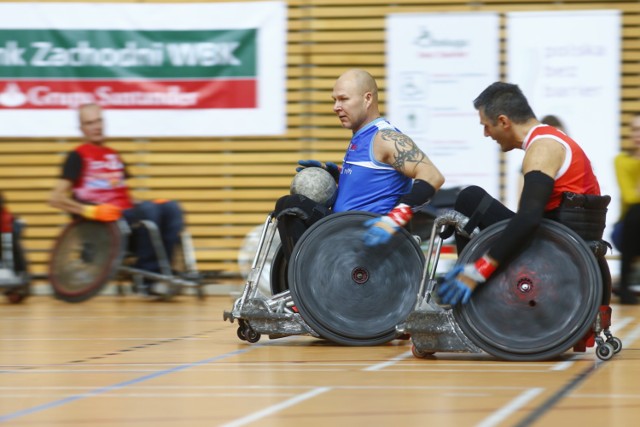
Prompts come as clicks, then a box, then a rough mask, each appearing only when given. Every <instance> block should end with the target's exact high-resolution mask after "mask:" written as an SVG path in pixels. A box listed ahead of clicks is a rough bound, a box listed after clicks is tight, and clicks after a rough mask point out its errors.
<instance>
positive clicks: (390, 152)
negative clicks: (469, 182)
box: [373, 129, 444, 190]
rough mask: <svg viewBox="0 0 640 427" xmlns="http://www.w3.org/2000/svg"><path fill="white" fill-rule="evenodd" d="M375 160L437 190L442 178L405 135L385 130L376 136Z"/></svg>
mask: <svg viewBox="0 0 640 427" xmlns="http://www.w3.org/2000/svg"><path fill="white" fill-rule="evenodd" d="M373 152H374V155H375V158H376V160H378V161H379V162H382V163H387V164H389V165H391V166H393V167H394V168H395V169H396V170H397V171H398V172H400V173H402V174H403V175H406V176H407V177H409V178H413V179H420V180H422V181H425V182H428V183H429V184H431V185H432V186H433V188H435V189H436V190H437V189H439V188H440V187H441V186H442V184H443V183H444V176H442V174H441V173H440V171H439V170H438V168H436V166H435V165H434V164H433V163H431V160H429V158H428V157H427V155H426V154H424V153H423V152H422V150H420V148H418V146H417V145H416V144H415V142H413V140H412V139H411V138H409V137H408V136H407V135H405V134H402V133H399V132H396V131H393V130H390V129H385V130H382V131H380V132H378V133H377V134H376V137H375V140H374V143H373Z"/></svg>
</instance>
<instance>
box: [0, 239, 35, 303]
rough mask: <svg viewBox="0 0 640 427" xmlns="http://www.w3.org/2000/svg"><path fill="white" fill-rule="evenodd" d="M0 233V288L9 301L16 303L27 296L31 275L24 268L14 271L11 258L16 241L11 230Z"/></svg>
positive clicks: (14, 267)
mask: <svg viewBox="0 0 640 427" xmlns="http://www.w3.org/2000/svg"><path fill="white" fill-rule="evenodd" d="M0 235H1V249H0V250H1V251H2V257H1V258H0V290H1V291H2V293H4V295H5V296H6V297H7V300H8V301H9V302H10V303H12V304H17V303H19V302H22V301H23V300H24V299H25V298H27V297H28V296H29V293H30V287H31V276H30V275H29V272H28V271H27V269H26V268H25V271H20V272H18V271H16V265H15V260H14V258H13V250H14V244H15V243H16V242H14V236H13V232H2V233H0ZM25 262H26V260H25ZM25 267H27V266H25Z"/></svg>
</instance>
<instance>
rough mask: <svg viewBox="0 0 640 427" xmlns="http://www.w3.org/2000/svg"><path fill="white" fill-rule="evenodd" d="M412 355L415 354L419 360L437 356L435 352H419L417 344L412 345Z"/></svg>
mask: <svg viewBox="0 0 640 427" xmlns="http://www.w3.org/2000/svg"><path fill="white" fill-rule="evenodd" d="M411 353H412V354H413V356H414V357H417V358H418V359H424V358H425V357H428V356H433V355H434V354H435V352H434V351H422V350H418V349H417V348H416V345H415V344H412V345H411Z"/></svg>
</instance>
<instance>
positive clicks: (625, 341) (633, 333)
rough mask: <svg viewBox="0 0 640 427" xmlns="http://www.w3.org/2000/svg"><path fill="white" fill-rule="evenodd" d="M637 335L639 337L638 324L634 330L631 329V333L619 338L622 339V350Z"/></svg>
mask: <svg viewBox="0 0 640 427" xmlns="http://www.w3.org/2000/svg"><path fill="white" fill-rule="evenodd" d="M638 337H640V325H639V326H637V327H636V328H635V329H634V330H632V331H631V333H629V334H627V335H625V336H624V339H622V338H621V339H622V350H623V351H624V348H625V347H628V346H629V345H630V344H631V343H632V342H634V341H635V340H637V339H638Z"/></svg>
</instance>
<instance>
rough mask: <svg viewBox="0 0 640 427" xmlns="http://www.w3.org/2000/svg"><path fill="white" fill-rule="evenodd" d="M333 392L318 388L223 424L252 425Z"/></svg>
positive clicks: (225, 426) (236, 426)
mask: <svg viewBox="0 0 640 427" xmlns="http://www.w3.org/2000/svg"><path fill="white" fill-rule="evenodd" d="M329 390H331V388H330V387H318V388H315V389H313V390H311V391H308V392H306V393H304V394H301V395H299V396H296V397H293V398H291V399H289V400H285V401H284V402H282V403H278V404H277V405H272V406H269V407H268V408H264V409H262V410H260V411H258V412H254V413H253V414H249V415H247V416H246V417H242V418H238V419H237V420H234V421H231V422H230V423H226V424H223V425H222V427H240V426H243V425H245V424H249V423H252V422H254V421H258V420H260V419H261V418H264V417H268V416H269V415H272V414H275V413H276V412H278V411H281V410H283V409H286V408H288V407H290V406H293V405H295V404H297V403H300V402H302V401H304V400H307V399H310V398H312V397H316V396H318V395H319V394H322V393H325V392H327V391H329Z"/></svg>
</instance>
